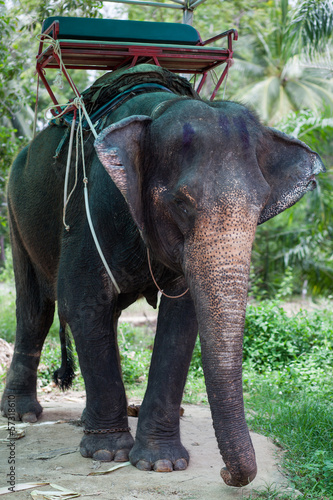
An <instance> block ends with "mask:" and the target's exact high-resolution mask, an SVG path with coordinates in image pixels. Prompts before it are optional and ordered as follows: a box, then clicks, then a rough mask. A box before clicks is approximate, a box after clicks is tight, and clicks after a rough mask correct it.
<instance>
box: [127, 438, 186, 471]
mask: <svg viewBox="0 0 333 500" xmlns="http://www.w3.org/2000/svg"><path fill="white" fill-rule="evenodd" d="M129 458H130V461H131V463H132V465H135V467H137V469H140V470H145V471H150V470H154V471H155V472H172V471H174V470H175V471H179V470H185V469H186V468H187V466H188V463H189V461H190V458H189V454H188V452H187V451H186V449H185V448H184V446H183V445H182V444H181V442H180V441H177V442H174V441H163V442H162V441H160V440H152V439H151V440H150V441H149V443H146V444H145V445H142V444H140V440H136V441H135V444H134V447H133V448H132V450H131V453H130V456H129Z"/></svg>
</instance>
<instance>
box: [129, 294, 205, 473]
mask: <svg viewBox="0 0 333 500" xmlns="http://www.w3.org/2000/svg"><path fill="white" fill-rule="evenodd" d="M172 292H173V293H172ZM172 292H171V293H170V292H169V293H170V295H172V294H173V295H177V292H176V291H175V290H174V289H173V290H172ZM197 333H198V325H197V321H196V315H195V311H194V306H193V302H192V299H191V297H190V294H189V293H188V294H187V295H186V296H185V297H183V298H181V299H168V298H166V297H162V300H161V305H160V308H159V315H158V323H157V332H156V339H155V344H154V351H153V356H152V361H151V367H150V371H149V380H148V388H147V392H146V395H145V398H144V401H143V403H142V406H141V408H140V414H139V422H138V429H137V433H136V439H135V445H134V447H133V449H132V451H131V453H130V460H131V462H132V464H133V465H135V466H136V467H137V468H138V469H141V470H151V469H154V470H155V471H157V472H171V471H172V470H183V469H186V467H187V465H188V462H189V455H188V452H187V451H186V449H185V448H184V447H183V445H182V444H181V441H180V432H179V410H180V403H181V400H182V395H183V390H184V385H185V382H186V376H187V372H188V368H189V365H190V361H191V357H192V352H193V348H194V344H195V339H196V336H197Z"/></svg>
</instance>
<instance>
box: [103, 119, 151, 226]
mask: <svg viewBox="0 0 333 500" xmlns="http://www.w3.org/2000/svg"><path fill="white" fill-rule="evenodd" d="M150 122H151V118H149V116H143V115H136V116H130V117H129V118H124V119H123V120H120V121H119V122H117V123H114V124H112V125H110V126H109V127H107V128H106V129H104V130H103V131H102V132H101V133H100V134H99V136H98V137H97V139H96V141H95V149H96V152H97V155H98V158H99V159H100V161H101V163H102V164H103V165H104V167H105V169H106V171H107V172H108V174H109V175H110V177H111V178H112V180H113V182H114V183H115V184H116V186H117V187H118V189H119V190H120V191H121V193H122V194H123V196H124V198H125V199H126V201H127V203H128V206H129V209H130V211H131V214H132V216H133V218H134V220H135V222H136V224H137V225H138V227H139V229H143V217H142V206H141V162H142V151H141V144H142V134H143V133H144V130H145V129H146V127H147V125H148V124H149V123H150Z"/></svg>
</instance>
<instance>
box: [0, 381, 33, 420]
mask: <svg viewBox="0 0 333 500" xmlns="http://www.w3.org/2000/svg"><path fill="white" fill-rule="evenodd" d="M42 411H43V408H42V406H41V405H40V404H39V403H38V401H37V398H36V396H35V395H32V394H29V395H18V394H15V393H13V392H12V391H11V390H10V389H6V390H5V392H4V393H3V396H2V399H1V413H2V415H4V416H5V417H8V419H11V420H22V422H32V423H33V422H37V418H38V417H39V415H40V414H41V413H42Z"/></svg>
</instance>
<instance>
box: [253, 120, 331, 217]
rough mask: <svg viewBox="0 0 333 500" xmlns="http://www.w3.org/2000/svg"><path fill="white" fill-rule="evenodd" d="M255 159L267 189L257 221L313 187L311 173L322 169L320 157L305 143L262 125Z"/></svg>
mask: <svg viewBox="0 0 333 500" xmlns="http://www.w3.org/2000/svg"><path fill="white" fill-rule="evenodd" d="M257 160H258V164H259V167H260V169H261V171H262V174H263V176H264V177H265V180H266V182H267V183H268V184H269V186H270V188H271V193H270V195H269V197H268V199H267V201H266V203H265V206H264V207H263V209H262V212H261V216H260V218H259V222H258V224H262V223H263V222H265V221H266V220H268V219H271V218H272V217H275V215H277V214H279V213H280V212H282V211H283V210H285V209H286V208H289V207H291V206H292V205H294V204H295V203H296V202H297V201H298V200H299V199H300V198H301V197H302V196H303V195H304V194H305V193H306V192H307V191H312V190H313V189H315V187H316V180H315V175H316V174H318V173H319V172H325V167H324V165H323V162H322V161H321V159H320V156H319V155H318V154H317V153H315V152H314V151H312V150H311V149H310V148H309V147H308V146H307V145H306V144H304V143H303V142H301V141H299V140H298V139H295V138H294V137H291V136H288V135H286V134H284V133H282V132H279V131H278V130H275V129H272V128H268V127H264V133H263V135H262V137H261V139H260V140H259V142H258V146H257Z"/></svg>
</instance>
